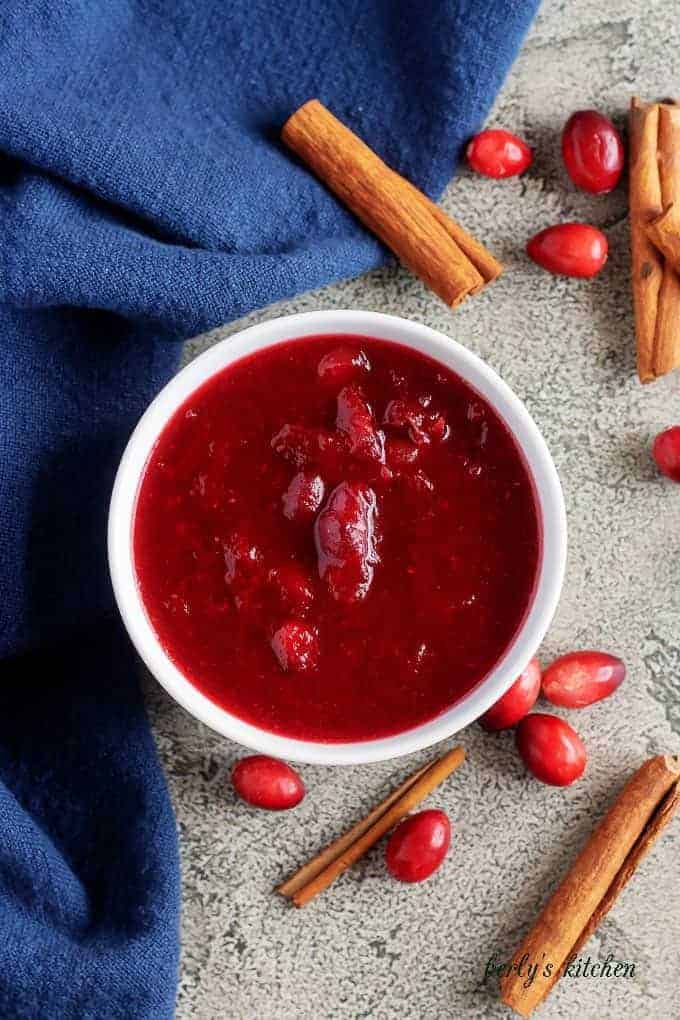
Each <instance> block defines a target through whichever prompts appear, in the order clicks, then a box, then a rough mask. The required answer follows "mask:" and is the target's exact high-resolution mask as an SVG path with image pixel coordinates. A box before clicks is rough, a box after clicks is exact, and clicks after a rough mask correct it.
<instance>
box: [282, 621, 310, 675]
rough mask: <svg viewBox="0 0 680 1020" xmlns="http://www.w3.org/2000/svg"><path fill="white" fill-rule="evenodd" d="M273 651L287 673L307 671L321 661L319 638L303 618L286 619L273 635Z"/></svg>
mask: <svg viewBox="0 0 680 1020" xmlns="http://www.w3.org/2000/svg"><path fill="white" fill-rule="evenodd" d="M272 651H273V652H274V655H275V656H276V658H277V659H278V662H279V665H280V667H281V669H282V670H284V672H286V673H305V672H306V671H307V670H310V669H314V668H315V667H316V666H317V665H318V662H319V639H318V638H317V636H316V634H315V632H314V631H313V630H312V628H311V627H309V626H308V625H307V624H306V623H303V622H302V621H301V620H286V622H285V623H283V624H282V625H281V626H280V627H279V629H278V630H276V631H274V636H273V637H272Z"/></svg>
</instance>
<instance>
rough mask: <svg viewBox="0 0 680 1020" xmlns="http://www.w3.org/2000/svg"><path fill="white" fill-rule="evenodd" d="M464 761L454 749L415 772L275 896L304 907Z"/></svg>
mask: <svg viewBox="0 0 680 1020" xmlns="http://www.w3.org/2000/svg"><path fill="white" fill-rule="evenodd" d="M464 761H465V751H464V750H463V748H462V747H454V748H453V750H451V751H449V752H448V753H447V754H445V755H443V757H441V758H439V759H437V760H436V761H434V762H433V763H431V764H429V765H426V766H424V767H423V768H420V769H418V770H417V771H416V772H415V773H414V774H413V775H412V776H410V777H409V779H407V780H406V781H405V782H404V783H402V785H401V786H400V787H399V788H398V789H397V790H395V791H394V793H393V794H391V795H390V796H389V797H388V798H386V800H385V801H383V802H382V804H380V805H378V807H377V808H375V809H374V810H373V811H372V812H371V813H370V814H369V815H368V816H367V818H366V819H364V820H363V821H361V822H359V823H358V824H357V825H356V826H354V827H353V828H352V829H350V830H349V832H347V833H345V835H344V836H341V837H340V838H339V839H338V840H336V841H335V842H334V843H331V844H330V846H328V847H326V848H325V849H324V850H323V851H322V852H321V853H320V854H319V855H318V857H316V858H315V859H314V860H313V861H310V863H309V864H307V865H305V866H304V867H303V868H301V869H300V871H298V872H296V873H295V875H293V876H292V877H291V878H289V879H288V881H286V882H284V883H283V885H281V886H279V888H278V892H280V893H281V894H282V895H283V896H287V897H289V898H290V899H291V900H292V901H293V903H294V904H295V906H296V907H304V906H305V905H306V904H307V903H309V902H310V901H311V900H313V899H314V897H315V896H318V895H319V893H321V892H323V891H324V889H327V888H328V886H329V885H331V884H332V883H333V882H334V881H335V879H336V878H338V877H339V876H340V875H342V874H343V872H345V871H347V869H348V868H350V867H351V866H352V865H353V864H355V863H356V862H357V861H358V860H359V858H360V857H362V856H363V855H364V854H365V853H366V852H367V851H368V850H370V848H371V847H372V846H374V844H375V843H377V842H378V840H379V839H380V838H381V837H382V836H384V835H385V833H386V832H388V831H389V830H390V829H391V828H393V827H394V826H395V825H396V824H397V823H398V822H400V821H401V819H402V818H404V817H405V816H406V815H407V814H408V813H409V812H410V811H412V810H413V808H414V807H416V805H417V804H420V802H421V801H422V800H424V799H425V797H427V796H428V795H429V794H430V793H432V791H433V790H434V789H435V788H436V787H437V786H439V785H440V784H441V783H443V782H444V780H445V779H446V778H447V777H448V776H450V775H451V773H452V772H453V771H454V770H455V769H457V768H458V767H459V766H460V765H462V763H463V762H464Z"/></svg>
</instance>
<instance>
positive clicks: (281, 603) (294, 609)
mask: <svg viewBox="0 0 680 1020" xmlns="http://www.w3.org/2000/svg"><path fill="white" fill-rule="evenodd" d="M267 581H268V582H269V587H270V590H271V592H272V594H273V596H274V609H275V612H276V615H278V616H280V615H282V614H289V613H290V614H291V615H292V616H304V615H305V614H306V613H308V612H309V610H310V609H311V608H312V603H313V602H314V589H313V588H312V582H311V580H310V578H309V577H308V576H307V574H306V573H305V571H304V570H303V569H302V567H301V566H300V565H299V564H297V563H282V564H281V565H280V566H278V567H272V569H271V570H270V571H269V575H268V577H267Z"/></svg>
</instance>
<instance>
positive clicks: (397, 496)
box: [134, 335, 541, 742]
mask: <svg viewBox="0 0 680 1020" xmlns="http://www.w3.org/2000/svg"><path fill="white" fill-rule="evenodd" d="M540 545H541V537H540V524H539V518H538V512H537V507H536V501H535V496H534V491H533V486H532V482H531V480H530V477H529V475H528V471H527V468H526V466H525V463H524V460H523V457H522V455H521V453H520V451H519V449H518V447H517V445H516V443H515V441H514V439H513V438H512V436H511V435H510V433H509V431H508V429H507V428H506V426H505V425H504V424H503V422H502V421H501V420H500V418H499V417H498V416H497V414H496V413H495V412H494V411H493V410H492V409H491V407H490V406H489V405H488V404H487V403H486V401H485V400H483V399H482V398H481V397H480V396H479V395H478V394H477V393H476V392H475V391H474V390H473V389H472V388H471V387H470V386H468V385H467V384H466V383H465V382H463V380H462V379H460V378H459V377H458V376H457V375H455V374H454V373H453V372H450V371H448V370H447V369H445V368H443V367H442V366H441V365H439V364H437V363H436V362H434V361H432V360H430V359H429V358H427V357H425V356H424V355H422V354H419V353H417V352H415V351H413V350H411V349H409V348H407V347H403V346H401V345H397V344H394V343H388V342H386V341H382V340H375V339H371V338H369V337H356V336H337V335H334V336H317V337H311V338H304V339H300V340H292V341H287V342H285V343H280V344H277V345H275V346H273V347H270V348H268V349H266V350H264V351H260V352H258V353H256V354H253V355H250V356H249V357H246V358H243V359H242V360H241V361H238V362H237V363H235V364H233V365H230V366H229V367H228V368H226V369H224V371H222V372H220V373H219V374H218V375H217V376H215V377H213V378H212V379H210V380H209V381H208V382H207V383H205V384H204V385H203V386H202V387H201V388H200V389H198V390H197V391H196V392H195V393H194V394H192V396H191V397H190V398H189V399H188V400H187V401H186V402H185V403H184V404H183V406H182V407H181V408H180V409H179V410H178V411H177V413H176V414H175V415H174V417H173V418H172V419H171V420H170V422H169V423H168V425H167V426H166V428H165V430H164V431H163V433H162V434H161V436H160V438H159V440H158V442H157V444H156V446H155V448H154V450H153V453H152V454H151V457H150V459H149V462H148V464H147V467H146V471H145V474H144V477H143V480H142V483H141V487H140V492H139V496H138V501H137V509H136V516H135V524H134V556H135V564H136V570H137V577H138V583H139V586H140V590H141V595H142V599H143V602H144V605H145V607H146V611H147V614H148V616H149V619H150V621H151V623H152V625H153V627H154V628H155V630H156V633H157V634H158V637H159V639H160V641H161V643H162V645H163V647H164V648H165V650H166V652H167V654H168V655H169V656H170V658H171V659H172V660H173V661H174V662H175V664H176V665H177V667H178V668H179V669H180V670H181V671H182V672H183V673H184V674H185V675H186V676H187V678H188V679H189V680H190V681H191V682H192V683H193V684H195V686H196V687H197V688H198V689H199V690H201V691H202V692H203V693H204V694H205V695H207V696H208V697H209V698H210V699H211V700H213V701H214V702H216V703H217V704H218V705H221V706H223V707H224V708H225V709H227V710H228V711H230V712H232V713H234V714H235V715H237V716H239V717H240V718H242V719H244V720H246V721H248V722H251V723H253V724H255V725H257V726H259V727H261V728H264V729H267V730H270V731H272V732H275V733H279V734H284V735H286V736H289V737H297V738H300V739H306V740H316V741H324V742H336V741H354V740H368V739H372V738H376V737H385V736H389V735H392V734H395V733H397V732H400V731H403V730H405V729H409V728H411V727H413V726H416V725H418V724H419V723H422V722H425V721H426V720H429V719H431V718H433V717H434V716H436V715H438V714H439V713H441V712H442V711H444V710H445V709H447V708H449V707H450V706H451V705H453V704H454V703H455V702H456V701H458V700H459V699H460V698H461V697H462V696H463V695H464V694H465V693H466V692H467V691H469V690H470V689H471V688H472V687H474V686H475V685H476V684H478V683H479V682H480V681H481V680H482V679H483V678H484V677H485V676H486V675H487V673H488V672H489V670H490V669H491V668H492V667H493V666H494V664H495V663H496V662H497V661H498V659H499V658H500V656H501V655H502V654H503V652H504V651H505V649H506V648H507V647H508V645H509V643H510V642H511V641H512V639H513V637H514V635H515V633H516V632H517V630H518V628H519V626H520V625H521V623H522V621H523V618H524V616H525V614H526V612H527V609H528V606H529V602H530V599H531V596H532V592H533V590H534V586H535V582H536V576H537V572H538V565H539V558H540Z"/></svg>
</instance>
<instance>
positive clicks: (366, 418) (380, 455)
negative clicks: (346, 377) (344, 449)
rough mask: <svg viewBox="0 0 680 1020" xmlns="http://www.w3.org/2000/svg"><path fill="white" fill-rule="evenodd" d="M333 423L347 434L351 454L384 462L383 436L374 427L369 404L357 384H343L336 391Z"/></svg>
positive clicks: (363, 458)
mask: <svg viewBox="0 0 680 1020" xmlns="http://www.w3.org/2000/svg"><path fill="white" fill-rule="evenodd" d="M335 424H336V426H337V429H338V431H339V432H342V433H343V434H344V435H346V436H347V438H348V440H349V444H350V452H351V453H352V454H353V456H355V457H359V458H361V459H362V460H368V461H377V462H378V463H380V464H384V463H385V437H384V435H383V433H382V432H379V431H378V429H377V428H376V424H375V418H374V417H373V411H372V410H371V405H370V404H369V403H368V401H367V400H366V397H365V396H364V395H363V393H362V392H361V390H360V389H359V387H358V386H354V385H352V386H343V388H342V389H341V390H340V392H339V393H338V413H337V416H336V419H335Z"/></svg>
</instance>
